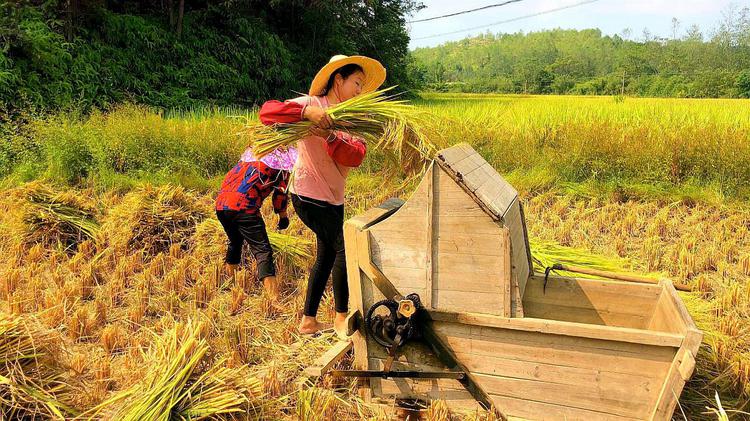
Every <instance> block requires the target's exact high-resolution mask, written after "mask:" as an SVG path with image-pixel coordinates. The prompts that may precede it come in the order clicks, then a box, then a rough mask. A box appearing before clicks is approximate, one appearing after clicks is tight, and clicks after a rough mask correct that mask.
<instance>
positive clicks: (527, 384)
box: [476, 374, 651, 419]
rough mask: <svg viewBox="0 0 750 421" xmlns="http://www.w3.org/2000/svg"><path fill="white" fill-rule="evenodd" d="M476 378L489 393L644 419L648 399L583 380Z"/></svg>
mask: <svg viewBox="0 0 750 421" xmlns="http://www.w3.org/2000/svg"><path fill="white" fill-rule="evenodd" d="M476 378H477V380H478V382H479V383H480V384H481V385H482V386H483V387H485V388H486V389H487V390H490V391H492V392H491V393H492V394H498V393H502V394H503V395H505V396H510V397H514V398H519V399H523V398H526V397H535V398H537V399H539V400H542V401H544V402H548V403H554V404H557V405H564V406H569V407H572V408H580V409H586V410H590V411H601V412H605V413H609V414H613V415H618V416H624V417H633V418H639V419H644V418H646V417H647V416H648V411H649V409H650V407H651V405H649V404H650V402H644V401H643V400H640V401H639V400H638V397H637V396H636V397H635V399H631V398H630V396H632V395H629V394H628V393H627V392H622V393H613V392H612V391H610V390H597V388H596V387H591V386H588V385H586V384H583V383H582V384H579V385H578V386H577V387H576V386H561V385H559V384H554V383H547V382H543V381H538V380H527V379H517V378H512V377H504V376H488V375H484V374H476Z"/></svg>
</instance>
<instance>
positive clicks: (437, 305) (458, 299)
mask: <svg viewBox="0 0 750 421" xmlns="http://www.w3.org/2000/svg"><path fill="white" fill-rule="evenodd" d="M503 302H504V298H503V294H502V293H501V292H492V293H481V292H474V291H455V290H444V289H439V290H437V291H436V292H435V301H434V305H433V308H434V309H436V310H439V311H449V312H462V311H465V310H466V309H467V308H471V309H472V310H474V311H476V312H480V313H486V314H489V315H495V314H497V315H501V314H503Z"/></svg>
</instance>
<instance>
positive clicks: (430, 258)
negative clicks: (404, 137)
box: [422, 164, 439, 309]
mask: <svg viewBox="0 0 750 421" xmlns="http://www.w3.org/2000/svg"><path fill="white" fill-rule="evenodd" d="M425 178H426V179H427V181H428V184H427V234H426V243H427V246H426V252H427V262H426V265H425V290H426V291H425V295H424V298H422V304H423V305H424V306H425V308H428V309H430V308H432V295H433V279H434V275H433V273H434V272H435V265H436V263H437V261H436V258H437V254H438V250H437V247H436V246H435V242H436V239H435V237H436V234H435V231H436V230H437V229H438V224H439V221H437V215H435V208H436V207H437V204H436V203H435V202H436V200H437V199H436V198H435V189H436V188H437V185H436V180H437V178H438V174H437V169H436V168H435V165H434V164H431V165H430V169H429V170H428V171H427V174H426V175H425Z"/></svg>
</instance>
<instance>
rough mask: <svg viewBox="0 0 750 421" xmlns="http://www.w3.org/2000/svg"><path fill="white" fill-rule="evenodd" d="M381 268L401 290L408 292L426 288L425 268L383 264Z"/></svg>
mask: <svg viewBox="0 0 750 421" xmlns="http://www.w3.org/2000/svg"><path fill="white" fill-rule="evenodd" d="M380 270H381V271H382V272H383V274H384V275H385V276H387V277H388V279H390V280H391V283H392V284H393V285H394V286H395V287H396V289H398V290H399V291H404V293H406V294H408V293H410V292H413V291H412V290H415V289H419V290H426V281H425V273H424V268H401V267H393V266H383V267H381V268H380Z"/></svg>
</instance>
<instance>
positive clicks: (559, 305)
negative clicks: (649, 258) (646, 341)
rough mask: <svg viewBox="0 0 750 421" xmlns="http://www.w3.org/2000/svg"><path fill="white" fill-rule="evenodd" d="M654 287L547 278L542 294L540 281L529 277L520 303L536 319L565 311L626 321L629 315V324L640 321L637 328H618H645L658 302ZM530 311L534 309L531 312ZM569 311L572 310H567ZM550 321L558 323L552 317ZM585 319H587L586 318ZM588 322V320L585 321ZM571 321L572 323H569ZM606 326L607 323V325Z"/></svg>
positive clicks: (657, 291)
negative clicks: (578, 311) (576, 310)
mask: <svg viewBox="0 0 750 421" xmlns="http://www.w3.org/2000/svg"><path fill="white" fill-rule="evenodd" d="M658 294H659V290H658V287H651V286H646V287H645V288H641V285H635V284H629V283H627V282H613V281H599V280H587V279H578V278H564V277H552V276H550V279H549V282H548V283H547V288H546V290H545V289H544V280H543V278H538V277H532V278H531V279H530V281H529V283H528V284H527V287H526V293H525V295H524V303H525V304H526V305H527V307H529V308H530V310H529V311H536V312H537V313H536V314H538V316H532V317H539V318H546V317H548V316H547V315H548V314H549V312H550V311H554V310H555V309H561V310H565V308H566V307H578V308H581V309H582V310H583V311H582V312H581V314H586V313H588V312H587V311H585V310H588V311H594V312H601V313H602V318H601V319H600V321H603V320H605V319H604V318H603V317H604V316H605V315H610V316H611V315H616V314H622V315H623V317H624V318H625V319H626V320H627V318H628V315H631V316H632V317H633V318H632V322H633V323H635V322H637V321H640V320H643V322H642V324H640V325H624V326H622V327H639V328H642V329H646V328H647V327H648V324H647V323H648V322H647V320H646V319H647V318H648V317H649V315H650V314H652V313H653V312H654V308H655V306H656V302H657V299H658V296H659V295H658ZM531 307H534V308H533V309H531ZM569 311H570V312H572V311H573V309H572V308H570V309H569ZM551 317H552V318H553V319H558V318H557V317H555V316H554V315H552V316H551ZM587 317H589V316H587ZM587 320H588V319H587ZM569 321H573V320H569ZM607 324H608V323H607Z"/></svg>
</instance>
